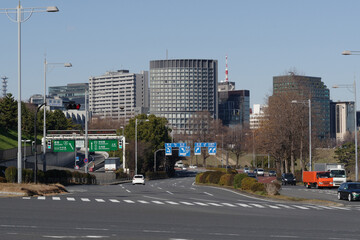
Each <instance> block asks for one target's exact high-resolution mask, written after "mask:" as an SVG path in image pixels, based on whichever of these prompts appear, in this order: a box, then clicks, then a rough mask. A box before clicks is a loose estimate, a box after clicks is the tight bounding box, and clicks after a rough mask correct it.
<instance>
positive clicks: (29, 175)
mask: <svg viewBox="0 0 360 240" xmlns="http://www.w3.org/2000/svg"><path fill="white" fill-rule="evenodd" d="M22 178H23V182H24V183H30V182H33V181H34V172H33V170H32V169H23V170H22Z"/></svg>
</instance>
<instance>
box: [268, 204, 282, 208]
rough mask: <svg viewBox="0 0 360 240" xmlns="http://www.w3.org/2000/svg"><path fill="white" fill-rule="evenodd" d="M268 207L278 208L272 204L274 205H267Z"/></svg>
mask: <svg viewBox="0 0 360 240" xmlns="http://www.w3.org/2000/svg"><path fill="white" fill-rule="evenodd" d="M267 206H268V207H269V208H275V209H280V207H278V206H274V205H267Z"/></svg>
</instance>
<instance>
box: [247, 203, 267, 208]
mask: <svg viewBox="0 0 360 240" xmlns="http://www.w3.org/2000/svg"><path fill="white" fill-rule="evenodd" d="M250 205H253V206H254V207H257V208H265V207H264V206H263V205H260V204H256V203H251V204H250Z"/></svg>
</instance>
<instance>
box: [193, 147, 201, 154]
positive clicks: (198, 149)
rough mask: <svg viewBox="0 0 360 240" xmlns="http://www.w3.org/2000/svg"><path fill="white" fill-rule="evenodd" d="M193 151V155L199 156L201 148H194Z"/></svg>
mask: <svg viewBox="0 0 360 240" xmlns="http://www.w3.org/2000/svg"><path fill="white" fill-rule="evenodd" d="M194 150H195V151H194V153H195V155H201V147H195V149H194Z"/></svg>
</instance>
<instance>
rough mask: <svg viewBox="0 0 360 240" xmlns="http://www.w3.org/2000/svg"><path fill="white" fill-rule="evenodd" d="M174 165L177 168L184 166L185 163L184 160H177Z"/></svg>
mask: <svg viewBox="0 0 360 240" xmlns="http://www.w3.org/2000/svg"><path fill="white" fill-rule="evenodd" d="M174 166H175V167H177V168H183V167H184V164H183V163H182V161H179V162H176V163H175V165H174Z"/></svg>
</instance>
